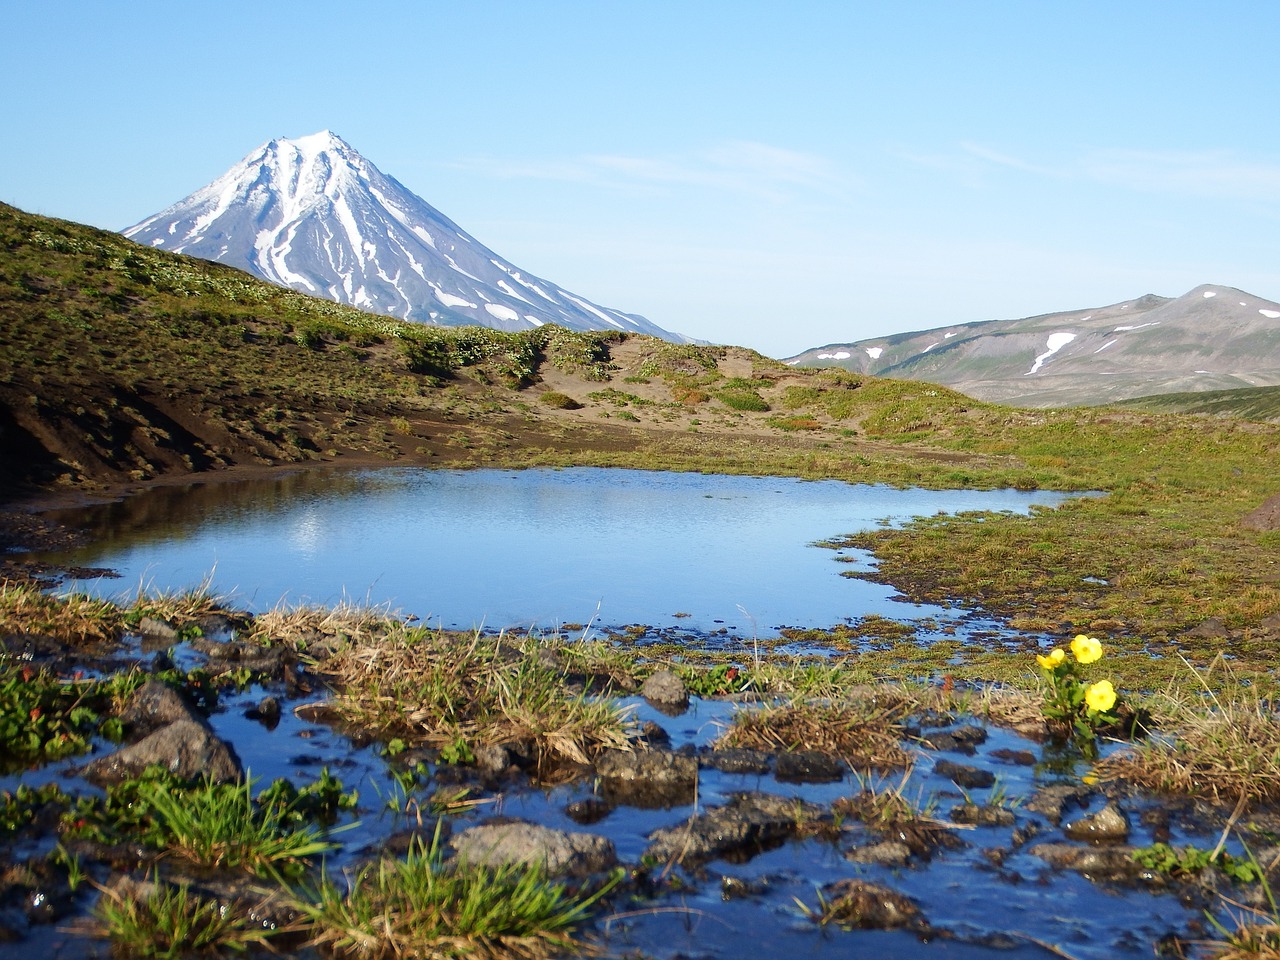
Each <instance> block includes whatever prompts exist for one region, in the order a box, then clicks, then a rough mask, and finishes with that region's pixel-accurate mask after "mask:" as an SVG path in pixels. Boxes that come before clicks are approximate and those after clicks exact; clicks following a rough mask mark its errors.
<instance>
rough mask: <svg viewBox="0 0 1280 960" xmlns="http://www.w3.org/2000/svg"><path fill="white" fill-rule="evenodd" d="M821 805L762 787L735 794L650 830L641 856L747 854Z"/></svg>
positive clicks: (777, 839)
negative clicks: (672, 823)
mask: <svg viewBox="0 0 1280 960" xmlns="http://www.w3.org/2000/svg"><path fill="white" fill-rule="evenodd" d="M823 812H824V811H823V810H822V808H821V807H818V806H815V805H814V804H811V803H805V802H803V801H800V800H796V799H793V798H788V797H777V796H773V795H771V794H766V793H746V794H739V795H738V796H736V797H734V799H733V800H732V801H731V802H729V803H727V804H725V805H724V806H723V807H712V808H711V809H710V810H707V811H706V812H705V813H701V814H697V815H696V816H692V817H690V818H689V819H688V820H686V821H685V822H684V823H682V824H680V825H678V826H674V827H666V828H663V829H661V830H655V831H654V832H653V833H651V834H649V841H650V842H649V848H648V849H647V850H646V851H645V856H646V857H649V858H650V859H652V860H653V861H656V862H658V863H667V862H669V861H676V862H681V863H683V862H685V861H687V860H692V861H698V860H710V859H711V858H713V857H723V856H727V855H730V854H733V855H737V856H741V857H743V858H747V857H752V856H754V855H755V854H757V853H759V852H760V851H762V850H765V849H767V848H769V847H772V846H775V845H777V844H779V843H781V842H782V841H784V840H786V839H787V838H788V837H791V836H793V835H794V834H795V833H796V831H797V829H798V828H799V821H798V820H797V818H805V819H808V818H817V817H820V816H821V815H822V814H823Z"/></svg>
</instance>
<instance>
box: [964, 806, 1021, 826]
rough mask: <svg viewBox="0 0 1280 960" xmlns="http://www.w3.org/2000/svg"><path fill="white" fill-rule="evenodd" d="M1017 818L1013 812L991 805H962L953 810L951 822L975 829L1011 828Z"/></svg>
mask: <svg viewBox="0 0 1280 960" xmlns="http://www.w3.org/2000/svg"><path fill="white" fill-rule="evenodd" d="M1015 819H1016V818H1015V817H1014V815H1013V811H1012V810H1007V809H1005V808H1004V807H997V806H993V805H991V804H978V803H962V804H960V805H959V806H958V807H952V808H951V822H952V823H963V824H968V825H971V826H975V827H1009V826H1012V825H1013V823H1014V820H1015Z"/></svg>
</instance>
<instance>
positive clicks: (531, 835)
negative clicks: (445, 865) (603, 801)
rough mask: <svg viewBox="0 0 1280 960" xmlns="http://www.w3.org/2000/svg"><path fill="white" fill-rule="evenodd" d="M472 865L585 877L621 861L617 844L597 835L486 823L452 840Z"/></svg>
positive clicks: (531, 824)
mask: <svg viewBox="0 0 1280 960" xmlns="http://www.w3.org/2000/svg"><path fill="white" fill-rule="evenodd" d="M450 846H451V847H453V849H454V850H455V851H456V852H457V854H458V857H459V858H460V859H462V860H464V861H465V862H467V863H469V864H476V865H485V866H505V865H508V864H539V865H541V866H543V867H545V868H546V870H547V872H548V873H550V874H569V875H570V876H575V877H583V876H587V875H588V874H592V873H598V872H599V871H601V870H608V869H609V868H610V867H612V866H613V865H614V864H616V863H617V862H618V857H617V854H616V853H615V851H614V848H613V843H612V842H611V841H609V840H608V838H606V837H601V836H598V835H596V834H594V833H566V832H564V831H563V830H552V829H551V828H550V827H542V826H539V825H537V824H535V823H525V822H523V821H517V822H513V823H495V824H485V825H483V826H479V827H471V828H470V829H468V830H464V831H462V833H460V834H458V835H457V836H456V837H454V838H453V840H452V841H450Z"/></svg>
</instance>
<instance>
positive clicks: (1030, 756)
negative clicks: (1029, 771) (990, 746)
mask: <svg viewBox="0 0 1280 960" xmlns="http://www.w3.org/2000/svg"><path fill="white" fill-rule="evenodd" d="M987 756H988V757H990V758H991V759H992V760H999V761H1000V762H1001V763H1007V764H1010V765H1012V766H1017V767H1033V766H1035V763H1036V755H1035V754H1034V753H1032V752H1031V751H1030V750H1010V749H1009V748H1008V747H1001V748H1000V749H998V750H992V751H991V752H990V753H988V754H987Z"/></svg>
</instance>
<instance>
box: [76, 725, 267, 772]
mask: <svg viewBox="0 0 1280 960" xmlns="http://www.w3.org/2000/svg"><path fill="white" fill-rule="evenodd" d="M150 766H161V767H164V768H165V769H166V770H168V771H169V772H170V773H172V774H173V775H174V776H177V777H181V778H182V779H184V780H199V779H202V778H205V777H207V778H208V779H210V780H212V781H213V782H215V783H230V782H233V781H237V780H240V779H242V778H243V776H244V771H243V769H242V768H241V766H240V758H239V757H237V756H236V754H235V751H234V750H233V749H232V748H231V746H230V745H229V744H227V743H225V742H224V741H222V740H220V739H218V737H217V735H215V734H214V732H213V731H212V730H211V729H209V727H208V726H207V725H206V724H203V723H198V722H196V721H194V720H178V721H175V722H174V723H171V724H169V725H168V726H166V727H162V728H161V729H159V730H157V731H156V732H155V733H152V734H150V735H149V736H147V737H144V738H143V739H142V740H139V741H138V742H137V743H135V744H133V745H131V746H127V747H121V748H120V749H119V750H117V751H116V752H115V753H113V754H111V755H110V756H106V757H101V758H99V759H97V760H94V761H92V762H90V763H88V764H86V765H85V767H84V768H83V770H82V771H81V774H82V776H84V778H85V779H86V780H89V781H90V782H92V783H96V784H98V785H99V786H105V785H107V784H111V783H120V782H122V781H124V780H128V779H130V778H132V777H136V776H138V775H139V774H140V773H142V771H143V770H145V769H146V768H147V767H150Z"/></svg>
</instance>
